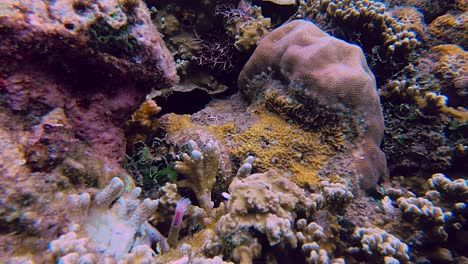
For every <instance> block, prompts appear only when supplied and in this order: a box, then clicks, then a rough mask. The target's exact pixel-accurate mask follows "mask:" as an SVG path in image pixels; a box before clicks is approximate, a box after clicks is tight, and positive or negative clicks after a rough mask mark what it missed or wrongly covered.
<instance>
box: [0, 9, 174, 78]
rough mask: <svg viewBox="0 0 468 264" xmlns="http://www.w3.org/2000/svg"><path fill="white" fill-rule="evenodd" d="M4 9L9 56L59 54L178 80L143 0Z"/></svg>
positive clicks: (111, 70) (121, 71)
mask: <svg viewBox="0 0 468 264" xmlns="http://www.w3.org/2000/svg"><path fill="white" fill-rule="evenodd" d="M0 8H1V14H2V15H1V16H0V21H1V24H2V25H3V28H4V30H5V31H6V32H7V34H6V35H5V38H3V39H2V49H1V53H2V54H4V55H7V56H14V55H15V54H22V55H23V57H27V56H34V55H38V54H50V55H54V54H55V55H56V56H57V55H59V56H61V57H60V59H62V60H63V59H68V60H70V61H74V60H77V62H82V63H84V62H86V63H87V64H88V65H95V66H97V67H99V68H101V69H102V70H107V71H108V74H114V75H125V76H127V77H129V78H132V79H133V78H135V79H136V80H143V81H153V82H161V81H162V82H164V83H166V84H171V83H173V82H175V81H176V80H177V76H176V73H175V67H174V63H173V61H172V56H171V55H170V53H169V52H168V50H167V48H166V47H165V45H164V43H163V42H162V39H161V36H160V35H159V33H158V32H157V30H156V28H155V27H154V26H152V22H151V20H150V15H149V11H148V9H147V8H146V6H145V5H144V4H143V2H142V1H129V0H123V1H117V0H102V1H95V2H88V1H82V0H77V1H71V0H62V1H56V2H47V1H21V2H17V1H8V2H5V3H2V5H1V6H0ZM143 36H144V37H143ZM35 43H41V44H40V45H35Z"/></svg>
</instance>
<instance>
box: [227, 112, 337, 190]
mask: <svg viewBox="0 0 468 264" xmlns="http://www.w3.org/2000/svg"><path fill="white" fill-rule="evenodd" d="M255 117H256V118H258V121H257V122H256V123H254V124H253V125H252V126H250V127H249V128H248V129H246V130H245V131H242V132H241V133H239V134H237V135H234V136H233V137H232V145H231V153H232V155H233V156H234V157H235V158H237V159H239V160H241V159H242V158H244V157H246V156H248V155H252V156H254V157H255V168H256V169H257V170H258V171H262V172H264V171H267V170H269V169H270V168H272V167H275V168H276V169H277V170H278V171H279V172H280V173H282V174H283V175H285V176H288V177H289V178H290V179H291V180H292V181H294V182H295V183H296V184H299V185H301V186H305V185H317V184H318V183H319V182H320V180H321V178H320V177H319V175H318V172H319V171H320V170H321V169H322V168H323V167H324V165H325V164H326V163H327V162H328V161H329V160H330V158H331V157H332V156H334V155H335V153H336V152H335V150H336V149H337V148H340V147H341V146H342V145H344V144H345V142H343V141H341V139H342V138H341V137H340V135H341V133H330V135H327V134H326V133H313V132H309V131H304V130H303V129H301V128H300V127H299V126H298V125H297V124H294V123H289V122H287V121H286V120H284V119H283V118H281V117H280V116H278V115H276V114H272V113H265V111H261V112H260V113H259V114H258V115H255ZM330 141H331V142H330ZM327 143H330V144H327ZM292 153H293V154H292Z"/></svg>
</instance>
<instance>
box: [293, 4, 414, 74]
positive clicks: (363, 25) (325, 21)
mask: <svg viewBox="0 0 468 264" xmlns="http://www.w3.org/2000/svg"><path fill="white" fill-rule="evenodd" d="M299 3H300V6H301V7H300V8H299V9H298V12H297V14H296V15H295V16H296V17H297V18H307V19H310V20H312V21H314V22H315V23H317V24H318V25H320V27H321V28H324V29H328V30H327V31H328V32H329V33H331V34H333V35H335V36H337V37H340V38H342V39H345V40H346V41H349V42H351V43H354V44H357V45H360V46H361V47H362V49H363V50H364V51H365V53H366V56H367V58H368V60H369V64H370V65H371V67H372V70H373V72H374V74H376V76H377V77H378V81H379V83H380V80H381V79H385V78H388V77H390V76H392V75H393V74H394V73H396V72H398V71H399V70H400V69H401V68H400V67H401V65H403V66H404V65H406V64H407V63H408V60H409V56H410V54H411V52H412V51H413V50H414V49H415V48H417V47H418V46H420V45H421V42H420V40H419V39H418V33H417V31H418V30H417V31H414V30H413V26H414V25H413V26H407V24H406V23H404V22H400V21H399V20H398V19H396V18H395V17H393V16H392V15H391V13H390V12H387V9H386V6H385V4H384V3H382V2H380V1H372V0H363V1H351V0H331V1H328V0H327V1H299Z"/></svg>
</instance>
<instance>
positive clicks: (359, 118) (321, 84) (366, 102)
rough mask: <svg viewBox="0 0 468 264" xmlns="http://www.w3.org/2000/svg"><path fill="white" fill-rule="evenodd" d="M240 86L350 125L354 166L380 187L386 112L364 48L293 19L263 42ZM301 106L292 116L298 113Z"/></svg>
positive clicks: (252, 94) (317, 119)
mask: <svg viewBox="0 0 468 264" xmlns="http://www.w3.org/2000/svg"><path fill="white" fill-rule="evenodd" d="M305 52H307V54H309V55H308V56H306V57H304V53H305ZM311 61H313V62H314V63H313V64H312V63H310V62H311ZM239 89H240V90H241V92H242V93H243V94H245V96H246V97H247V98H248V99H249V100H251V101H254V102H255V101H259V100H261V99H262V97H263V96H264V94H265V93H268V92H276V93H278V94H280V95H281V96H284V97H286V98H287V101H291V102H292V103H294V104H296V105H301V106H302V107H303V108H304V110H306V111H308V112H309V113H308V114H307V117H306V120H307V123H311V122H313V123H314V125H315V126H317V125H320V124H323V123H325V124H326V123H327V122H328V123H332V124H339V127H340V128H344V129H349V132H348V133H346V134H345V138H346V141H347V142H349V143H350V144H356V145H357V146H356V148H355V150H354V155H355V157H356V160H355V162H354V163H353V165H352V167H354V168H355V169H356V170H357V172H358V173H359V174H360V175H361V181H362V188H363V189H371V188H373V187H375V185H376V184H377V181H378V180H379V178H381V177H382V176H383V175H384V174H385V170H386V161H385V157H384V155H383V153H382V151H381V150H380V148H379V145H380V141H381V139H382V134H383V128H384V127H383V118H382V111H381V107H380V103H379V98H378V95H377V91H376V88H375V80H374V76H373V75H372V73H371V72H370V70H369V68H368V67H367V65H366V63H365V58H364V56H363V54H362V51H361V50H360V49H359V48H358V47H356V46H353V45H351V44H348V43H346V42H343V41H340V40H338V39H336V38H333V37H331V36H329V35H328V34H326V33H325V32H323V31H321V30H320V29H319V28H317V27H316V26H315V25H314V24H312V23H311V22H308V21H304V20H296V21H293V22H290V23H288V24H285V25H283V26H281V27H279V28H277V29H276V30H274V31H272V32H271V33H270V34H269V35H268V36H267V37H266V38H264V39H263V40H262V42H261V43H260V44H259V46H258V47H257V49H256V50H255V52H254V54H253V55H252V57H251V58H250V59H249V61H248V62H247V64H246V65H245V67H244V69H243V70H242V72H241V74H240V75H239ZM295 109H297V107H296V108H293V109H292V110H291V111H292V112H293V113H292V116H291V117H292V118H294V117H296V116H297V115H295V114H294V110H295ZM309 120H310V121H309ZM300 121H302V120H300ZM344 129H343V130H344Z"/></svg>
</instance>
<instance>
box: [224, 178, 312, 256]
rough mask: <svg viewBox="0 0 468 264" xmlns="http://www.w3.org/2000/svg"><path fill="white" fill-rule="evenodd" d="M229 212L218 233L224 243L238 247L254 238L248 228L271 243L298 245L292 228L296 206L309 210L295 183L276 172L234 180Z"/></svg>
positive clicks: (301, 191)
mask: <svg viewBox="0 0 468 264" xmlns="http://www.w3.org/2000/svg"><path fill="white" fill-rule="evenodd" d="M229 192H230V198H229V201H228V204H227V209H228V214H226V215H224V216H222V217H221V219H220V220H219V222H218V224H217V227H216V230H217V231H216V232H217V234H218V236H219V237H221V238H222V239H224V240H225V243H228V244H230V245H231V247H233V248H236V247H239V246H242V245H243V244H244V243H245V244H247V245H249V243H251V242H252V241H253V237H251V234H250V232H248V230H249V229H250V228H253V229H255V230H257V231H258V232H260V233H262V234H264V235H265V236H266V238H267V239H268V242H269V244H270V245H271V246H273V245H278V244H281V245H284V246H286V245H289V246H291V247H292V248H295V247H297V238H296V236H295V234H294V232H293V231H292V228H293V226H294V220H295V218H296V214H295V211H294V210H293V209H294V208H298V207H302V209H303V210H306V204H305V203H306V197H305V194H304V193H303V190H301V189H300V188H299V187H298V186H297V185H296V184H294V183H293V182H292V181H290V180H288V179H286V178H284V177H283V176H281V175H279V174H278V173H277V172H275V171H268V172H265V173H261V174H252V175H250V176H248V177H247V178H243V179H238V178H236V179H234V181H233V182H232V183H231V185H230V189H229Z"/></svg>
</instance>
